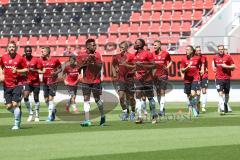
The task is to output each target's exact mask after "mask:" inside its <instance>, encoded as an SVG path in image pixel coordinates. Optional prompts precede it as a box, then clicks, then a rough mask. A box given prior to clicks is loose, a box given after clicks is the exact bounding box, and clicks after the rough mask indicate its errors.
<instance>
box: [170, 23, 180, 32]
mask: <svg viewBox="0 0 240 160" xmlns="http://www.w3.org/2000/svg"><path fill="white" fill-rule="evenodd" d="M180 29H181V23H180V22H173V23H172V26H171V31H172V32H180Z"/></svg>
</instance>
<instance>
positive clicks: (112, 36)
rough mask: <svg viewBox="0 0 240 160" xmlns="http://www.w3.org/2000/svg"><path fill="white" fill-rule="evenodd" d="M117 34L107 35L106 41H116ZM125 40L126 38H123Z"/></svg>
mask: <svg viewBox="0 0 240 160" xmlns="http://www.w3.org/2000/svg"><path fill="white" fill-rule="evenodd" d="M117 38H118V37H117V35H110V36H109V37H108V42H114V43H116V42H117ZM125 40H126V39H125Z"/></svg>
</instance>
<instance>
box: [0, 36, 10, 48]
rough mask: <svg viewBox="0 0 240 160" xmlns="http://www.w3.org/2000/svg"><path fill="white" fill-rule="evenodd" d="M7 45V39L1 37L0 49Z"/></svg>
mask: <svg viewBox="0 0 240 160" xmlns="http://www.w3.org/2000/svg"><path fill="white" fill-rule="evenodd" d="M7 44H8V38H7V37H3V38H1V39H0V47H6V46H7Z"/></svg>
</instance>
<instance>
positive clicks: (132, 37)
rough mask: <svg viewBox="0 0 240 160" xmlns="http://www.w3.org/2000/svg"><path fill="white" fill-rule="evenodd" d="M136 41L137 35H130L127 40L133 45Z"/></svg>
mask: <svg viewBox="0 0 240 160" xmlns="http://www.w3.org/2000/svg"><path fill="white" fill-rule="evenodd" d="M137 39H138V36H137V35H131V36H130V37H129V38H128V40H129V41H130V42H132V43H134V42H135V41H136V40H137Z"/></svg>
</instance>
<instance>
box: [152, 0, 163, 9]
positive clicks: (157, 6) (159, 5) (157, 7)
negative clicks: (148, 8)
mask: <svg viewBox="0 0 240 160" xmlns="http://www.w3.org/2000/svg"><path fill="white" fill-rule="evenodd" d="M162 7H163V4H162V1H157V2H155V3H153V5H152V9H153V10H158V11H160V10H162Z"/></svg>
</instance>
